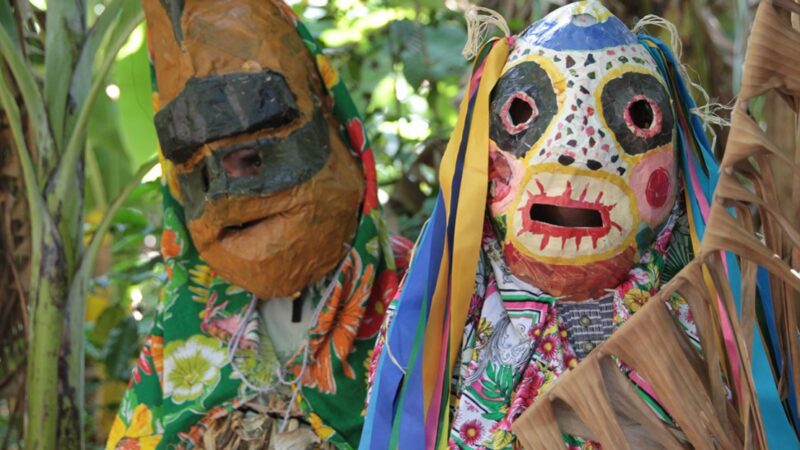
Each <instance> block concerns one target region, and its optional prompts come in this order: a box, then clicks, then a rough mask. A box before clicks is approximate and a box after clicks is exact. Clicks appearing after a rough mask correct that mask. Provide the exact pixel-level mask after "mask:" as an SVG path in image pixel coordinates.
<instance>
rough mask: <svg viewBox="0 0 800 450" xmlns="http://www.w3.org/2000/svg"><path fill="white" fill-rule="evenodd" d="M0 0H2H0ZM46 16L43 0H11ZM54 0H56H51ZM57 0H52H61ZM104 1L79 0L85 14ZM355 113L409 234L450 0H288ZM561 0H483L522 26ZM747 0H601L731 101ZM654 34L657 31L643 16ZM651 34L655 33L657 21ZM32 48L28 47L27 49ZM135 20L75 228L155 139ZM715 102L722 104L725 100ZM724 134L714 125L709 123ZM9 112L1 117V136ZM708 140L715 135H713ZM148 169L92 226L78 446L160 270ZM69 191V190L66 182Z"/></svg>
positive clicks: (5, 356) (14, 197)
mask: <svg viewBox="0 0 800 450" xmlns="http://www.w3.org/2000/svg"><path fill="white" fill-rule="evenodd" d="M5 1H9V0H5ZM10 1H11V3H12V4H13V5H14V7H15V8H17V10H19V9H20V8H22V9H24V10H26V11H28V12H29V13H30V20H32V21H33V25H32V28H33V29H37V27H45V26H46V23H45V22H46V21H45V11H46V9H47V2H46V1H45V0H10ZM51 1H56V0H51ZM59 1H60V0H59ZM109 3H110V2H108V1H105V0H102V1H88V2H87V4H88V10H87V11H86V14H87V16H88V22H89V23H92V21H93V20H96V18H97V17H98V16H99V15H100V14H101V13H102V12H103V10H104V9H105V8H106V6H107V5H108V4H109ZM289 3H290V5H291V6H292V7H293V8H294V9H295V10H296V11H297V13H298V14H299V15H300V16H301V17H302V18H303V20H304V21H305V23H306V25H307V26H308V27H309V28H310V29H311V30H312V32H313V33H314V34H315V35H316V36H318V37H319V39H320V40H321V41H322V43H323V44H324V46H325V47H327V48H328V52H329V55H330V57H331V59H332V61H333V64H334V66H335V67H337V68H338V69H339V70H340V72H341V74H342V76H343V77H344V79H345V80H346V82H347V84H348V86H349V87H350V89H351V93H352V94H353V97H354V99H355V101H356V103H357V105H358V107H359V110H360V111H361V112H362V114H363V115H364V117H365V120H366V124H367V130H368V132H369V135H370V137H371V139H372V142H373V144H374V147H375V149H376V151H377V152H376V153H377V155H376V157H377V168H378V177H379V184H380V200H381V203H383V204H384V207H385V210H386V215H387V217H388V219H389V224H390V227H391V229H392V230H394V231H395V232H398V233H401V234H403V235H405V236H407V237H409V238H411V239H414V238H416V233H417V232H418V230H419V228H420V226H421V224H422V222H423V221H424V219H425V218H426V217H427V215H428V214H429V212H430V210H431V208H432V199H433V198H434V195H435V194H436V192H437V189H438V187H437V183H436V168H437V167H438V162H439V159H440V158H441V155H442V152H443V150H444V147H445V144H446V142H447V139H448V137H449V133H450V131H451V130H452V127H453V125H454V123H455V120H456V113H457V105H458V103H459V100H460V96H461V95H462V87H463V85H464V83H465V81H466V79H465V77H466V75H467V72H468V69H469V64H468V62H467V61H465V60H464V58H463V57H462V56H461V49H462V47H463V45H464V43H465V41H466V27H465V23H464V20H463V12H464V10H465V9H466V8H467V7H468V6H469V3H467V2H465V1H461V0H444V1H443V0H301V1H298V0H294V1H290V2H289ZM563 3H566V2H562V1H539V0H482V1H479V2H478V4H480V5H481V6H486V7H489V8H492V9H495V10H497V11H499V12H500V13H501V14H503V15H504V16H505V17H506V19H507V20H508V23H509V25H510V27H511V29H512V31H513V32H515V33H516V32H519V31H522V30H523V29H524V28H525V27H526V26H527V25H528V24H530V23H531V22H533V21H535V20H536V19H538V18H540V17H542V16H543V15H544V14H546V13H547V12H548V11H549V10H551V9H552V8H554V7H556V6H558V5H560V4H563ZM755 3H756V2H755V1H754V0H724V1H723V0H608V1H607V2H606V4H607V6H609V7H610V8H611V9H612V10H613V11H614V12H615V13H616V14H617V15H618V16H619V17H620V18H621V19H622V20H623V21H624V22H625V23H626V24H628V25H629V26H633V25H634V24H635V22H636V21H637V20H638V19H639V18H641V17H643V16H645V15H646V14H658V15H662V16H664V17H666V18H668V19H669V20H671V21H672V22H673V23H675V24H676V26H677V28H678V30H679V32H680V38H681V41H682V43H683V55H684V56H683V61H684V62H685V63H686V64H687V65H688V66H689V67H690V73H691V74H692V76H693V78H694V79H695V80H696V81H697V82H699V83H700V84H701V85H702V86H703V87H704V88H705V89H706V90H707V91H708V93H709V94H710V96H711V97H712V98H713V99H714V100H715V101H717V102H720V103H722V104H730V103H731V102H732V99H733V96H734V93H735V91H736V85H737V82H738V79H739V77H740V75H741V74H740V69H739V68H740V66H741V62H742V57H743V50H744V45H745V43H746V37H747V31H748V26H749V24H750V22H751V20H752V14H753V12H754V6H755ZM648 31H650V32H651V33H653V34H656V35H659V33H660V31H659V30H657V29H655V30H650V29H649V30H648ZM662 37H663V35H662ZM34 56H35V55H34ZM150 91H151V80H150V69H149V65H148V57H147V49H146V43H145V29H144V25H143V24H142V25H140V26H139V27H137V28H136V29H135V31H134V32H133V34H132V35H131V36H130V38H129V39H128V41H127V43H126V44H125V46H124V47H123V48H122V51H121V52H120V53H119V54H118V56H117V59H116V63H115V66H114V68H113V70H112V72H111V73H110V74H109V76H108V78H107V80H106V81H105V95H102V96H101V98H100V99H99V101H98V103H97V105H96V107H95V109H94V111H93V112H92V117H91V121H90V123H89V128H88V141H87V145H88V148H87V152H86V161H85V171H86V187H85V198H86V201H85V209H86V211H85V225H84V233H85V236H86V240H87V242H88V240H89V239H90V238H91V236H92V234H93V232H94V231H95V229H96V228H97V226H98V223H99V221H100V218H101V217H102V216H103V214H104V212H105V211H106V210H107V209H108V208H109V205H110V203H111V202H112V200H113V199H114V198H116V196H117V195H118V194H119V193H120V191H121V190H122V189H123V187H124V186H126V185H127V184H128V183H130V182H131V181H132V180H134V181H135V179H134V176H135V174H136V172H137V170H138V168H139V167H140V166H141V165H142V164H143V163H145V162H146V161H148V160H149V159H151V158H152V157H153V156H154V155H155V153H156V137H155V131H154V129H153V126H152V115H153V110H152V98H151V93H150ZM723 114H724V112H723ZM718 132H719V135H720V141H721V142H724V137H725V136H724V135H725V133H724V130H718ZM3 133H7V124H5V123H1V122H0V137H2V134H3ZM718 147H719V145H718ZM158 177H159V170H158V167H156V168H154V169H153V170H152V171H150V172H149V173H148V174H147V175H145V177H144V179H143V181H142V183H141V184H139V185H138V187H136V189H135V190H134V191H133V193H132V194H131V195H130V196H129V197H128V199H127V201H126V203H125V205H124V207H123V208H122V209H120V210H119V211H118V212H117V213H116V214H115V216H114V220H113V225H112V228H111V232H110V233H109V234H108V235H107V236H106V237H105V238H104V240H103V245H102V249H101V252H100V255H99V257H98V262H97V266H96V269H95V273H94V277H93V280H92V286H91V294H90V295H89V298H88V303H87V311H86V324H85V342H86V372H85V374H86V396H87V399H86V406H87V407H86V411H84V414H85V423H86V430H85V433H86V434H85V435H86V439H87V441H88V442H87V446H88V447H89V448H100V447H102V444H103V442H104V439H105V437H106V434H107V432H108V429H109V427H110V424H111V420H112V418H113V415H114V413H115V411H116V409H117V407H118V404H119V399H120V397H121V395H122V392H123V390H124V389H125V386H126V385H127V382H128V377H129V374H130V368H131V367H132V362H133V360H134V358H136V356H137V352H138V347H139V341H140V338H141V336H143V335H144V333H145V332H146V331H147V329H148V327H149V326H150V323H151V321H152V318H153V316H154V310H155V305H156V303H157V302H158V299H159V295H160V287H161V286H162V284H163V282H164V280H165V273H164V271H163V268H162V266H161V257H160V254H159V240H160V228H161V216H160V214H161V198H160V189H159V180H158ZM22 186H23V184H22V175H21V169H20V166H19V162H18V161H17V159H16V157H15V156H14V152H13V151H12V150H11V149H10V148H7V147H6V148H0V448H21V447H22V446H23V442H22V432H23V431H22V430H23V423H22V414H21V413H22V408H23V405H24V400H25V399H24V382H25V376H24V371H25V367H26V361H25V359H26V357H25V355H26V353H25V352H26V350H25V349H26V339H25V333H26V329H27V328H26V326H27V325H26V324H27V322H26V321H27V311H26V309H27V302H26V292H27V285H28V281H27V280H28V278H29V276H30V271H31V270H32V269H31V267H29V259H28V258H26V255H28V254H29V253H30V239H29V237H30V231H29V230H28V227H29V225H27V224H28V219H27V210H26V205H25V202H24V195H23V187H22ZM76 194H77V193H76Z"/></svg>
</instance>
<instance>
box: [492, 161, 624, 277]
mask: <svg viewBox="0 0 800 450" xmlns="http://www.w3.org/2000/svg"><path fill="white" fill-rule="evenodd" d="M540 173H556V174H564V175H579V176H585V177H589V178H594V179H599V180H602V181H606V182H609V183H611V184H613V185H615V186H617V187H618V188H619V189H620V191H622V193H623V194H625V195H626V196H627V197H628V201H629V202H630V205H631V212H632V214H633V219H632V220H631V224H632V225H633V226H632V227H631V230H630V231H629V232H628V236H626V237H625V240H624V241H623V242H622V243H621V244H619V245H618V246H616V247H614V249H612V250H608V251H606V252H603V253H597V254H592V255H585V256H576V257H574V258H567V257H563V256H542V255H535V254H533V253H531V252H530V251H529V250H528V248H527V247H526V246H525V245H523V244H522V242H520V241H519V240H518V239H517V235H516V231H514V230H515V228H514V220H515V216H516V213H517V210H518V209H519V204H520V201H521V200H522V195H523V194H524V193H525V192H526V190H525V189H524V187H525V186H527V185H528V183H530V181H531V178H532V177H533V176H534V175H537V174H540ZM519 185H520V187H521V188H520V190H519V192H517V196H516V197H515V198H514V201H513V202H511V205H513V206H509V208H508V209H507V210H506V211H505V212H506V217H508V219H507V220H508V227H507V231H506V238H505V239H504V242H506V243H510V244H511V245H513V246H514V248H516V249H517V250H518V251H519V252H520V253H522V254H523V255H525V256H528V257H530V258H532V259H534V260H536V261H538V262H543V263H547V264H562V265H569V266H582V265H586V264H590V263H593V262H597V261H603V260H607V259H611V258H612V257H614V256H617V255H619V254H620V253H622V252H623V251H624V250H625V249H626V248H628V247H629V246H632V247H633V250H634V251H638V248H637V243H636V233H637V231H638V227H639V222H640V220H639V207H638V203H637V201H636V194H635V193H634V192H633V190H632V189H631V187H630V186H629V185H628V184H627V183H626V182H625V180H623V179H622V177H620V176H618V175H615V174H613V173H610V172H595V171H591V170H586V169H578V168H576V167H565V166H562V165H561V164H558V163H543V164H537V165H536V166H529V167H528V170H526V171H525V176H524V177H523V178H522V181H521V182H520V184H519Z"/></svg>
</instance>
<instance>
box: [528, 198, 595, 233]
mask: <svg viewBox="0 0 800 450" xmlns="http://www.w3.org/2000/svg"><path fill="white" fill-rule="evenodd" d="M530 218H531V220H533V221H535V222H541V223H545V224H548V225H553V226H556V227H564V228H603V215H602V214H601V213H600V211H598V210H597V209H593V208H576V207H569V206H557V205H550V204H544V203H534V204H533V205H532V206H531V209H530Z"/></svg>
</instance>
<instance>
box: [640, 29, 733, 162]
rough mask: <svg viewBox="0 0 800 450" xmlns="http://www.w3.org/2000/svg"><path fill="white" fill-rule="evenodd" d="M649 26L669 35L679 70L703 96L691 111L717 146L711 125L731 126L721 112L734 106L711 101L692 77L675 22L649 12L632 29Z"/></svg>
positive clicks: (712, 142)
mask: <svg viewBox="0 0 800 450" xmlns="http://www.w3.org/2000/svg"><path fill="white" fill-rule="evenodd" d="M647 26H654V27H656V28H661V29H662V30H664V31H666V33H667V34H668V35H669V44H668V45H669V47H670V48H671V49H672V52H673V53H674V54H675V59H676V60H677V61H678V71H679V72H680V74H681V76H682V77H683V79H684V80H685V81H686V83H688V84H689V86H690V87H691V89H692V90H694V91H695V92H697V93H698V94H700V96H701V97H702V98H703V102H702V104H698V105H697V106H695V107H694V108H692V109H691V111H690V112H691V113H692V114H694V115H696V116H697V117H699V118H700V120H701V121H702V122H703V129H704V130H705V131H706V132H707V133H708V134H710V135H711V138H712V140H711V148H712V149H713V148H715V147H716V145H717V133H716V132H715V131H714V128H713V127H711V125H717V126H719V127H730V126H731V123H730V120H728V119H725V118H724V117H722V116H721V115H720V114H719V112H720V111H732V110H733V106H730V105H723V104H721V103H718V102H713V101H711V96H709V95H708V92H707V91H706V90H705V88H703V86H701V85H700V84H699V83H696V82H695V81H694V80H693V79H692V77H690V76H689V71H688V69H687V67H686V65H684V64H683V63H681V62H680V61H681V59H682V57H683V43H682V42H681V37H680V33H678V29H677V27H676V26H675V24H673V23H672V22H670V21H669V20H667V19H665V18H663V17H660V16H657V15H655V14H648V15H646V16H644V17H642V18H641V19H639V21H638V22H637V23H636V25H634V26H633V30H632V31H633V33H634V34H641V33H643V32H644V28H645V27H647Z"/></svg>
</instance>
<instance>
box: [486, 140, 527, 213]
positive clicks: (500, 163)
mask: <svg viewBox="0 0 800 450" xmlns="http://www.w3.org/2000/svg"><path fill="white" fill-rule="evenodd" d="M523 172H524V171H523V169H522V164H521V162H520V161H519V160H517V159H516V158H514V157H513V156H512V155H510V154H508V153H506V152H504V151H502V150H499V149H498V148H497V147H495V146H494V145H492V146H491V147H490V150H489V209H490V210H491V212H492V214H493V215H495V216H497V215H501V214H503V212H504V211H505V210H506V209H507V208H508V206H509V205H510V204H511V202H512V201H513V200H514V197H516V194H517V190H518V188H519V183H520V179H521V178H522V173H523Z"/></svg>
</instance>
